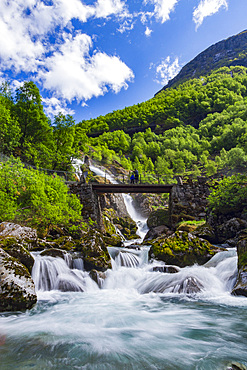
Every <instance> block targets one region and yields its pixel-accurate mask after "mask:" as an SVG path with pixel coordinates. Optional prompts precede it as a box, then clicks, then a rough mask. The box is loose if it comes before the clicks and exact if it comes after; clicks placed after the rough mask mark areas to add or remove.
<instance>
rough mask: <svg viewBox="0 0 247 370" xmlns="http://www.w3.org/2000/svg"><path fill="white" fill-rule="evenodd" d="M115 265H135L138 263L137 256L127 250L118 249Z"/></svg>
mask: <svg viewBox="0 0 247 370" xmlns="http://www.w3.org/2000/svg"><path fill="white" fill-rule="evenodd" d="M115 262H116V264H117V266H125V267H133V268H135V267H137V266H139V265H140V260H139V258H138V256H136V255H135V254H133V253H129V252H122V251H120V252H119V253H118V255H117V257H116V259H115Z"/></svg>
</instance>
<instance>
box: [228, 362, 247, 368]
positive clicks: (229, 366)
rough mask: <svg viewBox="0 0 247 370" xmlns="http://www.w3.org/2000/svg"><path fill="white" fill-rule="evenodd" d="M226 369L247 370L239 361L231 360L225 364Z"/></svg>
mask: <svg viewBox="0 0 247 370" xmlns="http://www.w3.org/2000/svg"><path fill="white" fill-rule="evenodd" d="M227 370H247V367H246V366H245V365H243V364H240V363H239V362H236V361H234V362H232V363H231V364H229V365H228V366H227Z"/></svg>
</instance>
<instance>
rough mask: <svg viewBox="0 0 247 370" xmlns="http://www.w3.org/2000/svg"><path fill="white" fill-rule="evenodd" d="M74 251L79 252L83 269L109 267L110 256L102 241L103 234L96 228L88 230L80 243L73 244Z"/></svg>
mask: <svg viewBox="0 0 247 370" xmlns="http://www.w3.org/2000/svg"><path fill="white" fill-rule="evenodd" d="M74 251H78V252H81V255H82V258H83V261H84V267H85V270H87V271H91V270H93V269H95V270H98V271H106V270H107V269H108V268H111V258H110V255H109V253H108V250H107V246H106V245H105V243H104V239H103V235H102V233H101V232H99V231H98V230H93V229H91V230H89V232H88V233H85V234H84V236H83V237H82V239H81V240H80V243H78V244H76V245H75V248H74Z"/></svg>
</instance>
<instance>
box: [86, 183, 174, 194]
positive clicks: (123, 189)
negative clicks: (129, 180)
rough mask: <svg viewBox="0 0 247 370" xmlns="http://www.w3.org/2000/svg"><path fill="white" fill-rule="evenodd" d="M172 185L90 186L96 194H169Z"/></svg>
mask: <svg viewBox="0 0 247 370" xmlns="http://www.w3.org/2000/svg"><path fill="white" fill-rule="evenodd" d="M173 186H174V184H169V185H161V184H155V185H151V184H92V188H93V190H94V191H95V192H96V193H170V192H171V190H172V187H173Z"/></svg>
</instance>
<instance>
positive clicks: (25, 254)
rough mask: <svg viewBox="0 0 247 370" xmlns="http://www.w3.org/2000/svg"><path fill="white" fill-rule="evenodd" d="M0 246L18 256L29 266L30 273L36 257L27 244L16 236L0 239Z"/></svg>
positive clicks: (21, 261)
mask: <svg viewBox="0 0 247 370" xmlns="http://www.w3.org/2000/svg"><path fill="white" fill-rule="evenodd" d="M0 247H1V248H2V249H3V250H4V251H5V252H7V253H8V254H9V255H10V256H12V257H14V258H16V259H17V260H18V261H19V262H20V263H22V264H23V265H24V266H26V267H27V269H28V271H29V272H30V274H31V273H32V268H33V265H34V258H33V256H32V255H31V254H30V252H29V251H28V250H27V247H28V246H27V245H26V244H25V243H24V242H23V243H21V242H20V240H18V239H15V238H6V239H4V240H2V241H0Z"/></svg>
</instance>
